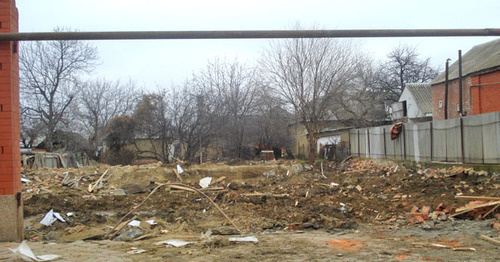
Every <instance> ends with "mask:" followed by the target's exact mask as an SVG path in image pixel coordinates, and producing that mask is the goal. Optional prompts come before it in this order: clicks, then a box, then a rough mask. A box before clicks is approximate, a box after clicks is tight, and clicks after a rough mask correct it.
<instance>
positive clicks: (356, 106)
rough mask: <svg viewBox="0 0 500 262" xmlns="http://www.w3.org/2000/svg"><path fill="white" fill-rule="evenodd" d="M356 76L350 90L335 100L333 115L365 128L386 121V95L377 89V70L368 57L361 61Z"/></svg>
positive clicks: (346, 89)
mask: <svg viewBox="0 0 500 262" xmlns="http://www.w3.org/2000/svg"><path fill="white" fill-rule="evenodd" d="M355 72H356V74H355V77H354V78H353V81H351V82H350V86H349V87H348V88H344V89H341V90H340V92H339V95H338V96H336V97H335V98H334V101H335V102H334V103H332V104H331V106H332V113H333V114H334V115H335V117H336V118H337V119H338V120H341V121H345V122H347V123H348V124H352V125H354V126H358V127H363V126H371V125H374V124H378V123H380V122H381V121H384V120H385V119H386V112H385V107H384V99H385V97H386V95H385V93H383V92H380V91H379V90H377V89H376V87H375V85H376V82H377V77H378V75H377V69H376V67H375V64H374V63H373V62H372V61H371V60H370V59H368V58H367V57H366V56H365V57H364V58H362V59H360V60H359V63H358V66H357V68H356V71H355Z"/></svg>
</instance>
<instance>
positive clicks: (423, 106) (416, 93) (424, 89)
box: [405, 83, 432, 114]
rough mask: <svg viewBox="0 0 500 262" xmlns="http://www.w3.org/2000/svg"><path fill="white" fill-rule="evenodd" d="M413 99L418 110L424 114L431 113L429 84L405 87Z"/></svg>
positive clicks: (414, 84)
mask: <svg viewBox="0 0 500 262" xmlns="http://www.w3.org/2000/svg"><path fill="white" fill-rule="evenodd" d="M405 90H408V92H410V93H411V94H412V96H413V98H415V102H416V103H417V106H418V108H419V109H420V110H421V111H422V112H423V113H424V114H427V113H432V95H431V84H430V83H408V84H406V86H405Z"/></svg>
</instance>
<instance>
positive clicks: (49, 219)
mask: <svg viewBox="0 0 500 262" xmlns="http://www.w3.org/2000/svg"><path fill="white" fill-rule="evenodd" d="M57 220H59V221H61V222H63V223H66V220H64V218H63V217H62V216H61V214H59V213H57V212H54V209H51V210H50V211H49V212H47V214H45V216H44V217H43V219H42V221H40V224H42V225H45V226H51V225H52V224H54V222H56V221H57Z"/></svg>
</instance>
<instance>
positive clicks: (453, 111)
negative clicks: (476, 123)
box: [431, 77, 471, 120]
mask: <svg viewBox="0 0 500 262" xmlns="http://www.w3.org/2000/svg"><path fill="white" fill-rule="evenodd" d="M470 83H471V78H470V77H464V78H463V79H462V96H463V98H462V103H463V105H462V106H463V109H462V110H463V112H464V115H470V114H471V93H470V88H469V86H470ZM444 90H445V84H444V83H441V84H438V85H433V86H432V91H431V92H432V118H433V119H434V120H441V119H444V106H445V101H444ZM439 101H442V103H443V107H442V108H439ZM458 103H460V88H459V81H458V79H455V80H452V81H449V82H448V118H455V117H459V116H460V115H459V112H458V111H457V104H458Z"/></svg>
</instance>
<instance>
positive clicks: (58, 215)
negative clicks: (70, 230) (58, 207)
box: [54, 212, 66, 223]
mask: <svg viewBox="0 0 500 262" xmlns="http://www.w3.org/2000/svg"><path fill="white" fill-rule="evenodd" d="M54 217H55V218H57V219H59V221H61V222H63V223H66V220H64V218H63V217H62V216H61V214H59V213H57V212H54Z"/></svg>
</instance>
